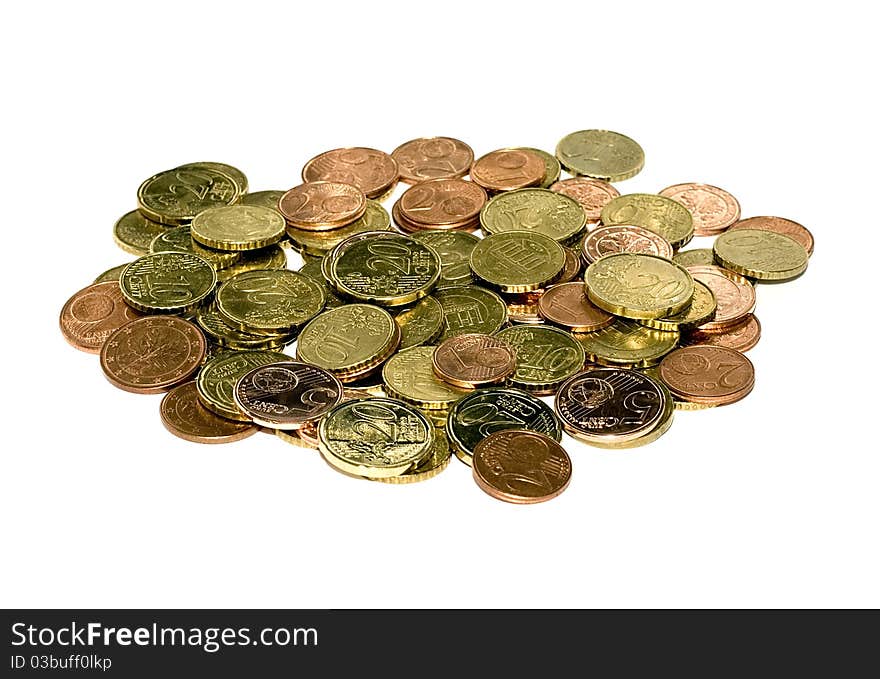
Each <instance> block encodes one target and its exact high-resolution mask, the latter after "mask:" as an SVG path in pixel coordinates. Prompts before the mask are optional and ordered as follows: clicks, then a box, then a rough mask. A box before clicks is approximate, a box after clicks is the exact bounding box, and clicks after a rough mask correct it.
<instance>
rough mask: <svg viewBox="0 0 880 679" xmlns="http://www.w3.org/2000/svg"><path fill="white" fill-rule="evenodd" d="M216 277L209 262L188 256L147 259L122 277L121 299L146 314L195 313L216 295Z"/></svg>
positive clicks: (161, 254) (166, 254) (171, 254)
mask: <svg viewBox="0 0 880 679" xmlns="http://www.w3.org/2000/svg"><path fill="white" fill-rule="evenodd" d="M216 283H217V274H216V272H215V271H214V267H212V266H211V265H210V264H209V263H208V262H206V261H205V260H204V259H202V258H201V257H199V256H197V255H193V254H191V253H188V252H157V253H156V254H153V255H144V256H143V257H140V258H138V259H136V260H134V261H133V262H132V263H131V264H129V265H128V266H126V267H125V269H123V271H122V273H121V274H120V276H119V288H120V290H121V291H122V296H123V298H124V299H125V301H126V302H128V303H129V304H130V305H131V306H133V307H134V308H135V309H138V310H140V311H146V312H147V313H163V314H168V313H179V312H185V311H189V310H191V309H194V308H195V307H196V306H198V304H199V303H200V302H201V301H202V300H204V299H206V298H207V297H208V296H209V295H210V294H211V293H213V292H214V286H215V285H216Z"/></svg>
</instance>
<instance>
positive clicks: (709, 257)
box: [672, 248, 715, 269]
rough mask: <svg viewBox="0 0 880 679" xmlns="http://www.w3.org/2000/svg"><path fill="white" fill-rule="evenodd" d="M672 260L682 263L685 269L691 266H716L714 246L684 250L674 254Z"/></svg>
mask: <svg viewBox="0 0 880 679" xmlns="http://www.w3.org/2000/svg"><path fill="white" fill-rule="evenodd" d="M672 261H673V262H675V263H676V264H681V265H682V266H683V267H684V268H685V269H687V268H688V267H690V266H715V253H714V252H712V248H696V249H694V250H682V251H681V252H676V253H675V254H674V255H673V256H672Z"/></svg>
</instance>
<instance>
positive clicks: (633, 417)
mask: <svg viewBox="0 0 880 679" xmlns="http://www.w3.org/2000/svg"><path fill="white" fill-rule="evenodd" d="M554 406H555V409H556V414H557V415H558V416H559V419H560V420H561V421H562V426H563V427H564V428H565V431H566V433H568V434H569V435H570V436H572V437H573V438H576V439H578V440H579V441H583V442H584V443H588V444H590V445H593V446H598V447H600V448H620V447H624V446H625V444H632V443H635V442H637V439H638V440H640V441H638V442H639V443H646V442H647V439H646V437H647V436H648V435H649V434H650V433H651V432H652V431H653V430H655V429H657V428H658V427H661V426H662V425H663V424H664V423H665V422H666V421H667V420H669V419H670V418H671V417H672V410H673V403H672V396H671V395H670V393H669V391H668V390H667V389H666V388H665V387H664V386H663V385H662V383H660V382H659V380H656V379H653V378H651V377H649V376H648V375H646V374H643V373H641V372H639V371H637V370H628V369H625V368H588V369H587V370H585V371H584V372H581V373H579V374H577V375H575V376H573V377H572V378H571V379H569V380H568V381H567V382H566V383H565V384H563V385H562V386H561V387H560V388H559V393H558V394H557V395H556V401H555V404H554ZM663 431H665V429H664V430H663ZM651 440H653V439H651ZM627 447H629V446H627Z"/></svg>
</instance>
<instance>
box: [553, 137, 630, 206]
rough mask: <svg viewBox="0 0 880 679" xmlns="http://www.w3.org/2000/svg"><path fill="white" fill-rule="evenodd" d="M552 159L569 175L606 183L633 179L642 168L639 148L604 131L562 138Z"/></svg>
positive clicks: (625, 139)
mask: <svg viewBox="0 0 880 679" xmlns="http://www.w3.org/2000/svg"><path fill="white" fill-rule="evenodd" d="M556 157H557V158H558V159H559V162H560V163H562V167H564V168H565V169H566V170H568V171H569V172H571V174H575V175H584V176H587V177H591V178H593V179H601V180H603V181H606V182H619V181H623V180H624V179H629V178H630V177H634V176H635V175H637V174H638V173H639V172H640V171H641V169H642V168H643V167H644V165H645V152H644V151H643V150H642V147H641V146H639V145H638V144H637V143H636V142H635V141H633V140H632V139H630V138H629V137H627V136H625V135H622V134H619V133H618V132H610V131H608V130H580V131H579V132H572V133H571V134H569V135H566V136H565V137H563V138H562V139H561V140H560V142H559V144H558V145H557V146H556ZM603 221H604V220H603ZM606 223H607V222H606Z"/></svg>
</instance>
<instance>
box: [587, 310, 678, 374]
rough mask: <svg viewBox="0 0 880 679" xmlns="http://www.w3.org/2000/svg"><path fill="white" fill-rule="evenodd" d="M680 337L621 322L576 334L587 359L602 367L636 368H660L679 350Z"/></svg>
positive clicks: (624, 320)
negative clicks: (672, 353) (657, 365)
mask: <svg viewBox="0 0 880 679" xmlns="http://www.w3.org/2000/svg"><path fill="white" fill-rule="evenodd" d="M679 337H680V334H679V333H678V332H668V331H665V330H656V329H654V328H648V327H646V326H644V325H642V324H640V323H637V322H635V321H629V320H626V319H623V318H621V319H618V320H616V321H614V323H612V324H611V325H609V326H608V327H607V328H602V329H601V330H597V331H596V332H589V333H583V334H578V335H574V338H575V339H576V340H577V341H578V342H580V344H581V346H582V347H583V348H584V351H585V352H586V356H587V359H588V360H590V361H593V362H594V363H598V364H600V365H607V366H612V367H618V366H619V367H625V368H635V367H640V366H645V367H647V366H651V365H656V364H657V363H659V362H660V360H661V359H662V358H663V357H664V356H665V355H666V354H668V353H669V352H670V351H672V350H673V349H675V347H676V345H677V344H678V340H679Z"/></svg>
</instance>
